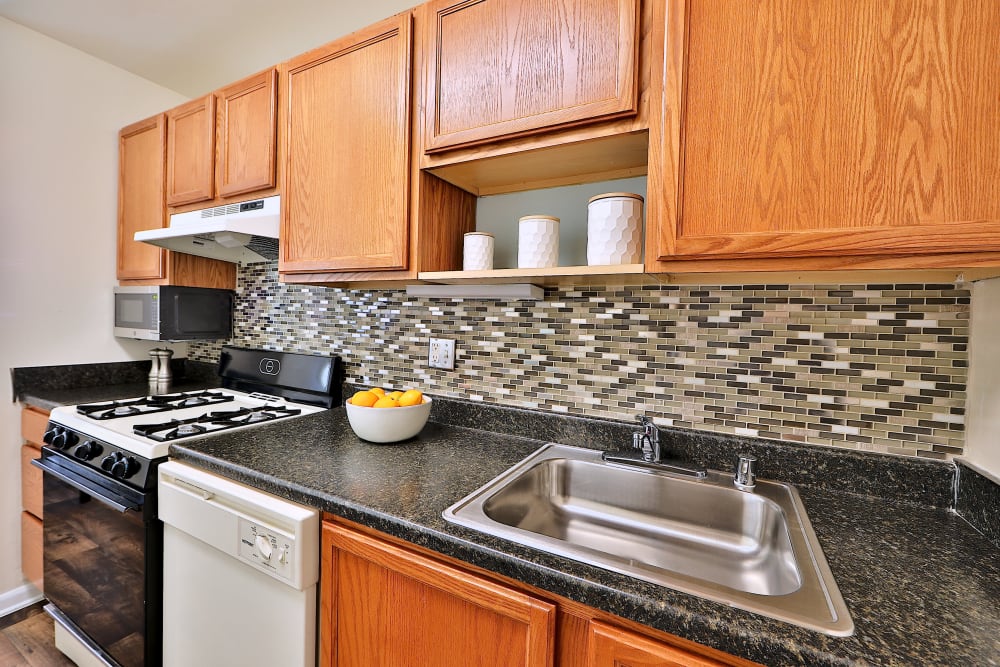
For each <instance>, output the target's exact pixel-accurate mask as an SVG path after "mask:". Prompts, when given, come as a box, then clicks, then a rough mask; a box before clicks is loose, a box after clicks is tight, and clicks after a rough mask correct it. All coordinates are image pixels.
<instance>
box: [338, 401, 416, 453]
mask: <svg viewBox="0 0 1000 667" xmlns="http://www.w3.org/2000/svg"><path fill="white" fill-rule="evenodd" d="M392 393H396V392H392ZM432 402H433V401H432V400H431V399H430V398H429V397H427V396H424V395H423V394H422V393H421V392H420V391H418V390H416V389H410V390H408V391H405V392H399V394H398V396H392V395H391V393H390V394H387V393H385V392H384V391H383V392H381V395H379V393H378V392H372V391H371V390H366V391H359V392H357V393H355V394H354V396H352V397H351V398H350V399H348V400H347V402H346V403H345V404H344V407H345V408H346V409H347V421H348V422H350V424H351V428H352V429H353V430H354V433H355V434H356V435H357V436H358V437H359V438H361V439H362V440H367V441H369V442H376V443H390V442H400V441H402V440H409V439H410V438H412V437H413V436H415V435H417V434H418V433H420V431H421V430H422V429H423V428H424V425H425V424H426V423H427V420H428V419H429V418H430V416H431V404H432Z"/></svg>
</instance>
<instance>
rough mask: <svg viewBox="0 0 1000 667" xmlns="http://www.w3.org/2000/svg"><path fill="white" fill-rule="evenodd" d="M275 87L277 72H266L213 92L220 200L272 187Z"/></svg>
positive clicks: (275, 124) (272, 70) (274, 144)
mask: <svg viewBox="0 0 1000 667" xmlns="http://www.w3.org/2000/svg"><path fill="white" fill-rule="evenodd" d="M277 84H278V76H277V72H276V71H275V70H274V69H270V70H267V71H266V72H261V73H260V74H256V75H254V76H251V77H248V78H246V79H243V80H242V81H239V82H237V83H234V84H232V85H230V86H226V87H225V88H223V89H222V90H220V91H219V92H218V93H217V94H218V100H219V108H218V135H219V145H218V152H217V156H218V157H217V159H216V168H215V171H216V178H217V190H218V193H219V196H220V197H232V196H233V195H239V194H243V193H245V192H253V191H255V190H263V189H264V188H272V187H274V182H275V178H274V168H275V153H276V145H277V140H276V135H275V130H276V129H277V120H276V112H277V107H276V101H277V92H278V89H277Z"/></svg>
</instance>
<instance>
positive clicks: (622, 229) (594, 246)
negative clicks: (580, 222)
mask: <svg viewBox="0 0 1000 667" xmlns="http://www.w3.org/2000/svg"><path fill="white" fill-rule="evenodd" d="M640 262H642V195H637V194H633V193H631V192H608V193H605V194H603V195H597V196H596V197H591V198H590V202H589V203H588V204H587V264H589V265H590V266H600V265H604V264H639V263H640Z"/></svg>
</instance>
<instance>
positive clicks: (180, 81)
mask: <svg viewBox="0 0 1000 667" xmlns="http://www.w3.org/2000/svg"><path fill="white" fill-rule="evenodd" d="M415 4H419V0H363V1H359V0H280V1H279V0H86V1H85V2H84V1H81V0H0V16H3V17H6V18H8V19H10V20H11V21H14V22H15V23H20V24H21V25H23V26H26V27H28V28H31V29H32V30H35V31H37V32H40V33H42V34H44V35H48V36H49V37H52V38H53V39H56V40H58V41H60V42H63V43H64V44H68V45H69V46H72V47H74V48H77V49H79V50H81V51H84V52H86V53H89V54H90V55H92V56H95V57H97V58H100V59H101V60H104V61H106V62H109V63H111V64H113V65H117V66H118V67H121V68H122V69H125V70H128V71H129V72H132V73H134V74H137V75H139V76H141V77H143V78H145V79H148V80H150V81H153V82H154V83H158V84H160V85H161V86H164V87H166V88H170V89H171V90H174V91H176V92H178V93H181V94H182V95H185V96H187V97H198V96H200V95H203V94H205V93H207V92H210V91H212V90H214V89H216V88H219V87H221V86H224V85H226V84H229V83H232V82H233V81H236V80H238V79H241V78H243V77H244V76H247V75H249V74H253V73H254V72H257V71H260V70H262V69H264V68H265V67H268V66H270V65H276V64H277V63H279V62H281V61H283V60H286V59H288V58H290V57H292V56H295V55H298V54H299V53H303V52H304V51H308V50H309V49H311V48H313V47H316V46H319V45H321V44H325V43H326V42H329V41H330V40H332V39H335V38H337V37H340V36H341V35H345V34H347V33H350V32H353V31H355V30H357V29H358V28H362V27H364V26H366V25H369V24H371V23H374V22H376V21H378V20H379V19H383V18H386V17H388V16H391V15H393V14H396V13H398V12H401V11H403V10H405V9H409V8H410V7H412V6H414V5H415Z"/></svg>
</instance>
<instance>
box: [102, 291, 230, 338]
mask: <svg viewBox="0 0 1000 667" xmlns="http://www.w3.org/2000/svg"><path fill="white" fill-rule="evenodd" d="M232 335H233V292H232V291H231V290H225V289H208V288H205V287H173V286H168V285H163V286H148V287H146V286H142V287H116V288H115V336H118V337H119V338H138V339H141V340H178V341H179V340H219V339H223V338H230V337H231V336H232Z"/></svg>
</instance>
